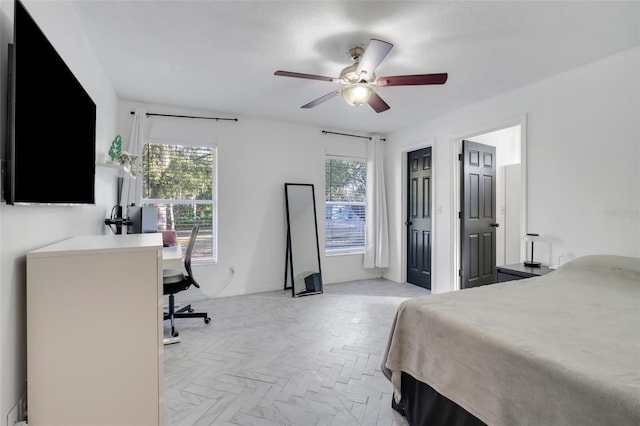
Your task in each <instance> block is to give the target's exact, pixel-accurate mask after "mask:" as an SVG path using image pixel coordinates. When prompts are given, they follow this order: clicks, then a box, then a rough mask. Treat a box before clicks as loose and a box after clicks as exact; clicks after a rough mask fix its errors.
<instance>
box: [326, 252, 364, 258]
mask: <svg viewBox="0 0 640 426" xmlns="http://www.w3.org/2000/svg"><path fill="white" fill-rule="evenodd" d="M358 254H364V250H331V251H325V252H324V255H325V256H326V257H333V256H351V255H358Z"/></svg>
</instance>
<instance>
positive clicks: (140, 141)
mask: <svg viewBox="0 0 640 426" xmlns="http://www.w3.org/2000/svg"><path fill="white" fill-rule="evenodd" d="M146 122H147V111H145V110H143V109H142V108H136V109H135V114H134V116H133V123H132V125H131V133H130V134H129V140H128V141H127V142H126V144H125V147H124V150H125V151H127V152H128V153H129V154H132V155H137V156H138V161H137V167H141V166H140V158H141V157H142V147H143V146H144V139H145V135H144V130H145V125H146ZM141 199H142V180H141V179H136V178H134V177H131V176H125V177H124V179H123V182H122V201H121V204H122V206H124V213H125V214H126V211H127V210H126V208H127V206H129V205H131V204H132V203H133V204H135V205H136V206H139V205H140V200H141Z"/></svg>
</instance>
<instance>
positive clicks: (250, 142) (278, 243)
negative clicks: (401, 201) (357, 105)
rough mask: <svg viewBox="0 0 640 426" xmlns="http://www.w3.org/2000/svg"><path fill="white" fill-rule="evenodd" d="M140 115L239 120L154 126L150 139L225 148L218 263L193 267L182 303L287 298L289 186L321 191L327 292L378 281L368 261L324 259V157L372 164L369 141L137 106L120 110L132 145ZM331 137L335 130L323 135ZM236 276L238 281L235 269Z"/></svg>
mask: <svg viewBox="0 0 640 426" xmlns="http://www.w3.org/2000/svg"><path fill="white" fill-rule="evenodd" d="M136 107H140V108H143V109H145V110H146V111H147V112H151V113H161V114H176V115H195V116H207V117H226V118H238V122H233V121H214V120H201V119H189V118H172V117H154V116H151V117H150V118H149V129H148V135H147V136H148V139H149V140H153V141H155V142H160V141H162V140H163V139H165V140H173V141H181V140H182V141H188V142H190V143H196V144H203V145H211V146H213V145H215V146H217V147H218V207H219V211H218V262H217V264H211V263H209V264H196V265H193V269H194V275H196V276H197V278H198V282H199V283H200V285H201V288H200V289H196V288H192V289H190V290H189V291H188V292H183V293H181V294H179V295H176V299H178V300H197V299H199V298H203V297H224V296H231V295H238V294H248V293H258V292H264V291H272V290H280V289H282V288H283V286H284V267H285V250H286V240H285V237H286V216H285V215H286V213H285V206H284V184H285V183H286V182H289V183H311V184H314V185H315V196H316V210H317V212H318V236H319V243H320V258H321V267H322V275H323V282H324V283H325V284H330V283H335V282H343V281H349V280H354V279H365V278H372V277H379V276H380V275H381V274H380V273H379V272H371V271H368V270H365V269H364V268H363V266H362V264H363V255H361V254H360V255H347V256H325V255H324V250H323V249H322V248H323V247H324V214H323V213H322V212H323V211H324V210H323V209H324V201H323V200H324V186H325V182H324V179H325V175H324V164H325V155H326V154H334V155H349V156H354V155H355V156H363V157H364V156H366V144H365V143H364V142H363V141H365V140H364V139H359V138H345V137H341V138H340V139H339V140H336V136H331V135H323V134H322V130H323V129H320V128H315V127H308V126H301V125H295V124H289V123H279V122H274V121H267V120H260V119H255V118H249V117H242V116H237V115H236V116H234V115H229V114H224V113H215V112H211V111H198V110H192V109H186V108H179V107H172V106H167V105H149V104H144V103H137V102H131V101H121V102H120V103H119V117H120V118H119V132H120V134H121V135H122V137H123V140H124V141H125V143H126V141H127V140H128V138H129V132H130V128H131V122H132V116H131V113H130V112H131V111H133V110H134V109H135V108H136ZM324 130H331V129H324ZM232 267H233V268H234V270H235V275H233V276H231V274H230V272H229V269H230V268H232Z"/></svg>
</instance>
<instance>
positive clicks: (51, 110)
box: [3, 0, 96, 205]
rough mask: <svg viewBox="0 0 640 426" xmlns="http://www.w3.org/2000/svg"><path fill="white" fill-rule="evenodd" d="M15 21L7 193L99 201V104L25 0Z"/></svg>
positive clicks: (10, 200)
mask: <svg viewBox="0 0 640 426" xmlns="http://www.w3.org/2000/svg"><path fill="white" fill-rule="evenodd" d="M13 24H14V33H13V43H12V44H10V45H9V62H8V64H9V72H8V92H7V93H8V96H7V135H6V145H5V160H6V167H5V175H4V182H5V185H4V194H3V195H4V200H5V201H6V203H7V204H51V205H85V204H95V171H96V169H95V167H96V166H95V152H96V104H95V103H94V102H93V100H92V99H91V97H90V96H89V94H88V93H87V92H86V91H85V90H84V88H83V87H82V85H81V84H80V82H79V81H78V80H77V79H76V77H75V76H74V74H73V72H71V70H70V69H69V68H68V67H67V65H66V64H65V62H64V60H63V59H62V58H61V57H60V55H59V54H58V52H57V51H56V49H55V48H54V47H53V45H52V44H51V43H50V42H49V40H48V39H47V36H46V35H45V34H44V33H43V32H42V30H41V29H40V28H39V26H38V24H37V23H36V21H35V20H34V19H33V17H32V16H31V15H30V14H29V12H28V11H27V9H26V8H25V7H24V5H23V4H22V3H21V2H20V1H19V0H16V1H15V15H14V22H13Z"/></svg>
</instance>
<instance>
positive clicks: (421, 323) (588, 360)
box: [382, 255, 640, 426]
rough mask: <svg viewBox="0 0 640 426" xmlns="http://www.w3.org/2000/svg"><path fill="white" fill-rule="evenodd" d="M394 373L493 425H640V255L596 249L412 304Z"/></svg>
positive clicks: (395, 340) (388, 369)
mask: <svg viewBox="0 0 640 426" xmlns="http://www.w3.org/2000/svg"><path fill="white" fill-rule="evenodd" d="M382 370H383V372H384V374H385V375H386V376H387V378H389V380H391V382H392V384H393V387H394V391H395V393H396V398H397V399H399V398H400V397H401V395H400V377H401V372H402V371H404V372H406V373H409V374H410V375H412V376H413V377H414V378H416V379H418V380H420V381H422V382H424V383H427V384H429V385H430V386H431V387H433V388H434V389H435V390H436V391H438V392H439V393H440V394H442V395H444V396H446V397H447V398H449V399H451V400H452V401H454V402H456V403H457V404H458V405H460V406H462V407H463V408H465V409H466V410H467V411H469V412H470V413H472V414H473V415H475V416H476V417H478V418H479V419H481V420H482V421H484V422H485V423H487V424H489V425H505V426H514V425H580V426H583V425H633V426H639V425H640V259H638V258H631V257H620V256H605V255H602V256H585V257H582V258H578V259H575V260H573V261H571V262H568V263H567V264H565V265H563V266H562V267H561V268H559V269H558V270H557V271H553V272H551V273H549V274H547V275H544V276H541V277H536V278H529V279H525V280H519V281H511V282H506V283H498V284H493V285H489V286H483V287H477V288H471V289H465V290H461V291H456V292H450V293H444V294H437V295H431V296H425V297H420V298H417V299H411V300H407V301H405V302H403V303H402V304H401V305H400V306H399V307H398V311H397V313H396V317H395V320H394V323H393V326H392V329H391V332H390V335H389V342H388V345H387V348H386V352H385V355H384V358H383V361H382Z"/></svg>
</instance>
